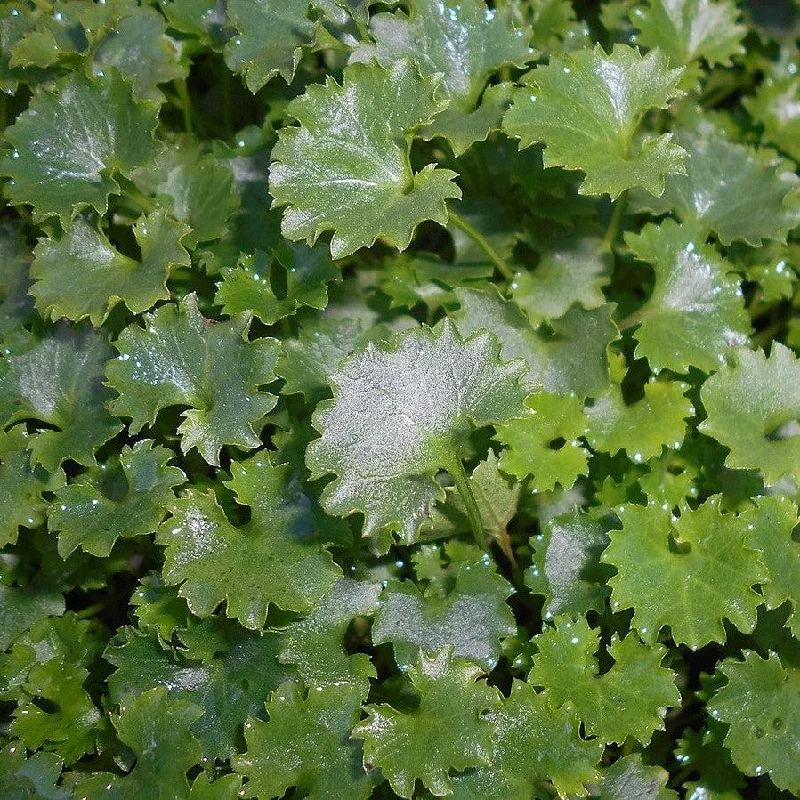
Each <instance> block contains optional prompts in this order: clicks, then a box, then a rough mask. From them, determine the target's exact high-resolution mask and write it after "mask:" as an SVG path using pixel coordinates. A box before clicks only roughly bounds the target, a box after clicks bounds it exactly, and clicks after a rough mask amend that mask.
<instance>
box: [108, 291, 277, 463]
mask: <svg viewBox="0 0 800 800" xmlns="http://www.w3.org/2000/svg"><path fill="white" fill-rule="evenodd" d="M145 324H146V328H140V327H138V326H137V325H131V326H129V327H127V328H126V329H125V330H124V331H123V332H122V333H121V334H120V336H119V338H118V339H117V341H116V343H115V345H116V348H117V350H118V351H119V353H120V355H119V356H118V357H117V358H116V359H115V360H113V361H110V362H109V363H108V366H107V368H106V374H107V376H108V381H109V385H110V386H112V387H113V388H114V389H116V390H117V392H118V393H119V397H117V398H115V399H114V400H112V401H111V403H110V405H109V407H110V408H111V410H112V411H113V412H114V413H115V414H118V415H120V416H125V417H130V418H131V420H132V421H131V425H130V429H131V432H132V433H137V432H138V431H140V430H141V429H142V428H143V427H144V426H145V425H152V424H153V423H154V422H155V420H156V416H157V415H158V412H159V411H160V410H161V409H163V408H167V407H169V406H176V405H180V406H189V409H188V410H187V411H184V412H183V415H182V416H183V418H184V421H183V422H182V423H181V425H180V427H179V428H178V432H179V433H180V434H181V448H182V450H183V451H184V452H187V451H189V450H190V449H191V448H193V447H196V448H197V450H198V452H199V453H200V455H202V457H203V458H204V459H205V460H206V461H208V462H209V463H210V464H218V463H219V453H220V449H221V448H222V446H223V445H226V444H227V445H236V446H237V447H241V448H244V449H252V448H254V447H259V446H260V445H261V440H260V439H259V438H258V433H260V429H261V426H262V425H263V418H264V415H265V414H266V413H267V412H268V411H271V410H272V408H274V406H275V402H276V398H275V396H274V395H272V394H269V393H268V392H263V391H261V390H260V388H259V387H261V386H263V385H265V384H268V383H271V382H272V381H273V380H274V377H275V376H274V375H273V373H272V368H273V367H274V366H275V362H276V361H277V357H278V342H277V341H276V340H275V339H270V338H262V339H255V340H254V341H252V342H251V341H249V340H248V338H247V332H248V329H249V327H250V317H249V315H247V314H243V315H239V316H237V317H235V318H233V319H231V320H229V321H227V322H211V321H209V320H207V319H205V318H204V317H203V316H202V314H201V313H200V311H199V310H198V307H197V297H196V296H195V295H194V294H192V295H189V296H188V297H186V298H185V299H184V300H183V301H182V302H181V304H180V305H179V306H176V305H171V304H170V305H164V306H161V308H159V309H158V310H157V311H156V312H155V313H154V314H146V315H145Z"/></svg>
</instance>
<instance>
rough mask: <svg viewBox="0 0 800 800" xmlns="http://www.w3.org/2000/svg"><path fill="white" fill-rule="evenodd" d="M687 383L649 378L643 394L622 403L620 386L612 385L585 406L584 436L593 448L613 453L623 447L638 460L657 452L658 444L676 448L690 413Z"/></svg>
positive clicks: (638, 462) (650, 456)
mask: <svg viewBox="0 0 800 800" xmlns="http://www.w3.org/2000/svg"><path fill="white" fill-rule="evenodd" d="M688 388H689V386H688V385H687V384H685V383H679V382H677V381H651V382H648V383H646V384H645V385H644V397H643V398H642V399H641V400H638V401H637V402H635V403H633V404H632V405H626V404H625V400H624V399H623V396H622V390H621V389H620V388H619V387H618V386H616V385H612V386H611V387H610V388H609V391H608V394H606V395H605V396H603V397H598V398H596V399H595V401H594V404H593V405H591V406H587V407H586V418H587V426H586V440H587V441H588V442H589V445H590V446H591V447H592V449H594V450H602V451H606V452H608V453H610V454H611V455H614V454H616V453H617V452H619V451H620V450H625V452H626V453H627V455H628V457H629V458H630V459H631V460H632V461H635V462H636V463H637V464H641V463H642V461H645V460H646V459H649V458H653V457H654V456H658V455H661V448H662V447H672V448H675V449H676V450H677V449H678V448H679V447H680V446H681V442H682V441H683V436H684V433H685V430H686V423H685V422H684V420H685V419H686V418H687V417H690V416H691V415H692V404H691V401H690V400H689V399H688V398H687V397H685V395H684V392H686V391H687V390H688Z"/></svg>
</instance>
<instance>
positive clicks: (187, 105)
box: [173, 79, 192, 133]
mask: <svg viewBox="0 0 800 800" xmlns="http://www.w3.org/2000/svg"><path fill="white" fill-rule="evenodd" d="M173 85H174V86H175V92H176V93H177V95H178V100H179V101H180V108H181V111H182V112H183V128H184V130H185V131H186V133H191V132H192V100H191V98H190V97H189V89H188V87H187V86H186V81H185V80H183V79H180V80H179V79H176V80H174V81H173Z"/></svg>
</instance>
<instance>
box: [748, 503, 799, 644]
mask: <svg viewBox="0 0 800 800" xmlns="http://www.w3.org/2000/svg"><path fill="white" fill-rule="evenodd" d="M755 502H756V508H754V509H752V511H749V512H746V513H745V515H744V516H745V517H746V519H747V520H748V526H747V528H748V531H749V535H748V539H747V541H748V544H749V545H750V546H751V547H754V548H755V549H756V550H758V551H759V552H760V553H761V559H762V561H763V562H764V566H765V567H766V569H767V576H768V580H767V581H766V583H764V584H763V585H762V587H761V594H762V595H763V596H764V602H765V604H766V606H767V608H778V607H779V606H780V605H782V604H783V603H785V602H786V601H787V600H789V601H791V603H792V607H793V608H794V614H793V615H792V618H791V619H792V625H793V626H794V628H795V630H797V626H798V624H800V619H798V616H800V615H798V611H800V609H799V608H798V602H799V600H798V596H797V587H798V586H800V558H798V556H800V551H798V547H800V543H798V542H797V541H796V540H795V539H793V538H792V534H793V533H794V529H795V528H796V527H797V523H798V519H797V506H796V505H795V504H794V503H793V502H792V500H791V499H789V498H788V497H759V498H758V499H757V500H756V501H755Z"/></svg>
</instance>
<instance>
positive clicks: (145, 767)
mask: <svg viewBox="0 0 800 800" xmlns="http://www.w3.org/2000/svg"><path fill="white" fill-rule="evenodd" d="M201 713H202V711H201V709H200V708H198V706H196V705H194V704H192V703H189V702H187V701H185V700H181V699H179V698H173V697H170V696H169V695H168V694H167V691H166V689H164V688H163V687H161V686H159V687H157V688H156V689H152V690H151V691H149V692H145V693H144V694H142V695H140V696H139V697H137V698H136V699H135V700H133V701H132V702H131V703H130V704H129V705H127V706H126V707H125V708H121V709H120V714H119V716H117V717H114V716H112V717H111V720H112V722H113V723H114V727H115V728H116V729H117V735H118V736H119V738H120V739H121V740H122V741H123V742H125V744H127V745H128V747H130V748H131V750H133V752H134V754H135V755H136V766H135V767H134V768H133V770H132V771H131V772H130V774H128V775H127V776H126V777H125V778H122V779H120V780H119V783H118V785H119V789H120V790H121V796H122V797H124V798H135V797H145V796H146V797H152V798H153V800H174V798H176V797H186V796H187V795H188V794H189V782H188V781H187V779H186V772H187V770H189V769H190V768H191V767H193V766H194V765H195V764H197V763H199V762H200V758H201V756H202V751H201V749H200V744H199V743H198V741H197V739H195V737H194V736H192V734H191V733H190V732H189V728H190V726H191V724H192V723H193V722H194V721H195V720H196V719H197V718H198V717H199V716H200V714H201Z"/></svg>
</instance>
